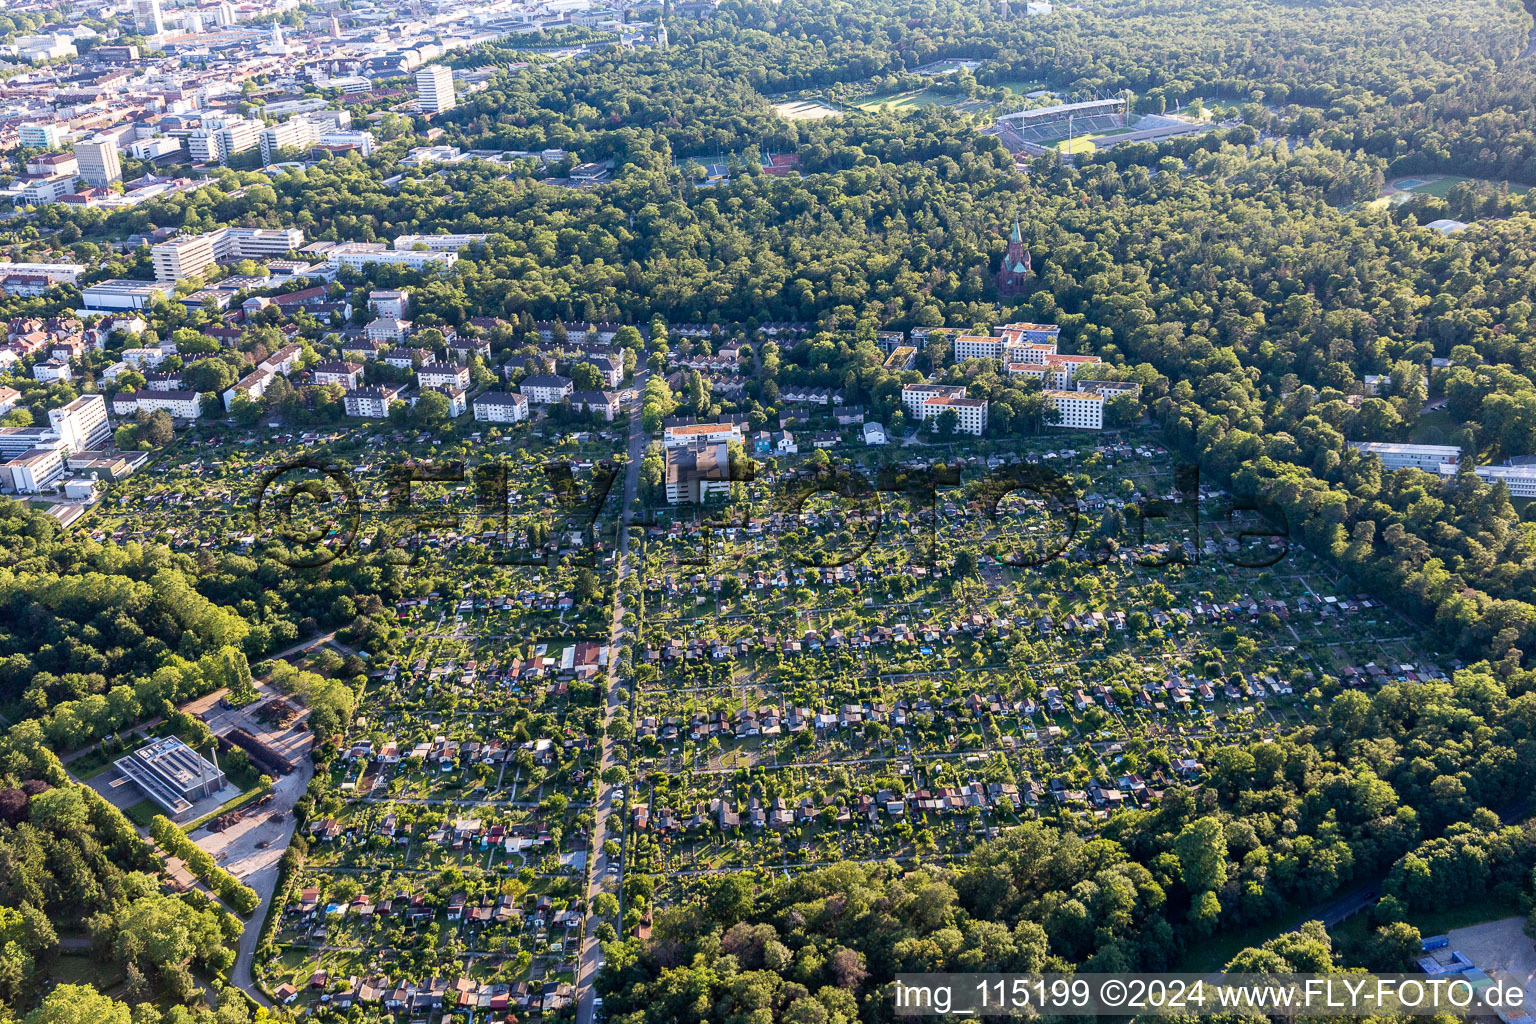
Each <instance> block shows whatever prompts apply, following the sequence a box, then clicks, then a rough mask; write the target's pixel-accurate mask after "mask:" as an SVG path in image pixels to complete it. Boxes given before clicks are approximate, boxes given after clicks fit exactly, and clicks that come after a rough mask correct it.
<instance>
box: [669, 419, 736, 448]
mask: <svg viewBox="0 0 1536 1024" xmlns="http://www.w3.org/2000/svg"><path fill="white" fill-rule="evenodd" d="M744 437H745V435H744V434H743V433H742V430H741V424H740V423H685V424H683V425H681V426H676V427H667V428H666V429H665V430H663V431H662V432H661V443H662V446H663V447H665V448H683V447H687V446H690V445H695V444H725V443H727V442H730V441H741V440H742V439H743V438H744Z"/></svg>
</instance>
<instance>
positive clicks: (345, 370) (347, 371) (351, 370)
mask: <svg viewBox="0 0 1536 1024" xmlns="http://www.w3.org/2000/svg"><path fill="white" fill-rule="evenodd" d="M309 372H310V374H311V375H312V376H313V377H314V379H315V383H316V384H340V385H341V386H342V387H344V388H348V389H351V388H355V387H357V386H358V383H359V382H360V381H361V380H362V379H363V364H362V363H343V362H337V361H334V360H332V361H329V362H323V363H316V364H315V365H314V366H313V367H311V368H310V371H309Z"/></svg>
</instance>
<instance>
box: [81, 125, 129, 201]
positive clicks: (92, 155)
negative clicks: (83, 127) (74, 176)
mask: <svg viewBox="0 0 1536 1024" xmlns="http://www.w3.org/2000/svg"><path fill="white" fill-rule="evenodd" d="M75 159H76V160H77V161H78V162H79V169H80V177H82V178H84V179H85V181H86V184H88V185H95V186H97V187H100V188H105V187H107V186H108V185H111V184H113V183H114V182H119V181H122V180H123V164H122V161H121V160H120V159H119V158H118V155H117V143H116V142H114V141H112V140H111V139H104V138H101V137H100V136H96V137H93V138H89V139H81V140H79V141H77V142H76V143H75Z"/></svg>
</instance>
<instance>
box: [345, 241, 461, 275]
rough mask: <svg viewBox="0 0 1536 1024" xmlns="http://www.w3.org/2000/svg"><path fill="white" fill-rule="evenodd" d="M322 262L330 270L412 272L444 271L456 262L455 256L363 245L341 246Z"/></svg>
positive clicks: (349, 243) (356, 243)
mask: <svg viewBox="0 0 1536 1024" xmlns="http://www.w3.org/2000/svg"><path fill="white" fill-rule="evenodd" d="M325 260H326V262H327V263H329V264H330V265H331V266H332V267H337V268H340V267H346V268H348V269H351V270H362V269H363V268H364V267H367V266H368V265H370V264H379V265H383V264H390V265H399V266H406V267H409V268H410V269H412V270H427V269H429V268H437V269H439V270H447V269H448V268H449V267H451V266H453V265H454V264H455V263H457V262H458V261H459V254H458V253H456V252H416V251H414V250H405V251H401V250H395V249H385V248H383V247H382V246H375V245H373V244H371V243H367V242H343V243H342V244H340V245H337V246H333V247H332V248H331V249H329V250H327V251H326V254H325Z"/></svg>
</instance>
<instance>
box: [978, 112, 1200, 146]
mask: <svg viewBox="0 0 1536 1024" xmlns="http://www.w3.org/2000/svg"><path fill="white" fill-rule="evenodd" d="M1208 127H1209V126H1208V125H1206V124H1203V123H1201V122H1199V121H1194V120H1186V119H1184V118H1179V117H1170V116H1166V115H1161V114H1148V115H1144V116H1141V117H1137V116H1136V115H1134V114H1131V113H1130V104H1129V101H1128V100H1126V99H1124V98H1115V99H1108V100H1085V101H1084V102H1082V103H1059V104H1057V105H1055V106H1050V107H1035V108H1034V109H1031V110H1019V111H1015V112H1014V113H1012V114H1003V115H1002V116H1000V117H999V118H998V119H997V123H996V124H995V125H993V126H992V127H991V128H990V129H988V130H987V134H989V135H995V136H996V137H997V139H998V141H999V142H1001V143H1002V144H1003V145H1004V146H1005V147H1007V149H1008V151H1009V152H1010V153H1013V154H1014V155H1015V156H1019V155H1021V154H1022V155H1027V156H1043V155H1045V154H1046V153H1049V152H1051V151H1053V150H1055V151H1057V152H1060V153H1061V154H1062V155H1063V156H1065V157H1067V158H1070V157H1071V156H1072V155H1073V154H1074V153H1077V152H1093V151H1094V150H1097V149H1109V148H1111V147H1113V146H1115V145H1118V144H1119V143H1122V142H1160V141H1162V140H1164V139H1169V138H1173V137H1175V136H1179V135H1188V134H1190V133H1193V132H1201V131H1205V130H1207V129H1208Z"/></svg>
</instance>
